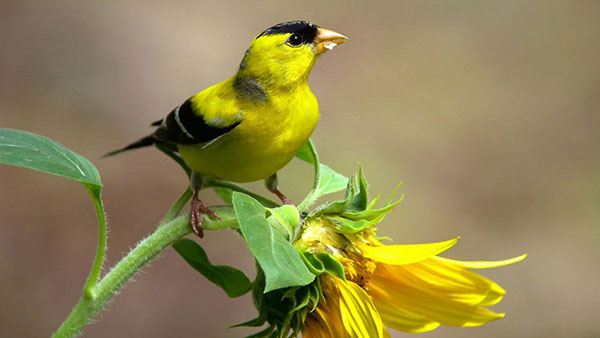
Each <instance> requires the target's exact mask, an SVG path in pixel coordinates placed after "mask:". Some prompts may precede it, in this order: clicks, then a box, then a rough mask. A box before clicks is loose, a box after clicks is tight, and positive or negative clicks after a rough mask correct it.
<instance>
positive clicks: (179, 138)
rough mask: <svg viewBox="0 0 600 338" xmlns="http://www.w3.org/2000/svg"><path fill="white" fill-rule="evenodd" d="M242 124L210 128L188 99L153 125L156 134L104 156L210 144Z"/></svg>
mask: <svg viewBox="0 0 600 338" xmlns="http://www.w3.org/2000/svg"><path fill="white" fill-rule="evenodd" d="M240 123H241V121H238V122H236V123H234V124H231V125H229V126H226V127H215V126H210V125H208V124H207V123H206V121H205V120H204V118H203V117H202V116H200V115H197V114H195V113H194V110H193V108H192V103H191V101H190V99H187V100H186V101H185V102H184V103H182V104H181V105H179V106H178V107H176V108H175V109H173V111H171V112H170V113H169V115H167V117H165V118H164V119H162V120H159V121H155V122H153V123H152V126H157V127H158V128H157V129H156V130H155V131H154V133H152V134H150V135H148V136H146V137H143V138H141V139H139V140H137V141H135V142H133V143H131V144H129V145H127V146H125V147H123V148H121V149H117V150H114V151H111V152H110V153H108V154H106V155H104V157H106V156H112V155H116V154H119V153H122V152H124V151H127V150H131V149H137V148H142V147H146V146H151V145H153V144H155V143H166V144H171V145H176V144H186V145H189V144H196V143H208V142H210V141H213V140H215V139H216V138H218V137H219V136H222V135H224V134H226V133H228V132H229V131H231V130H232V129H233V128H235V127H237V125H238V124H240Z"/></svg>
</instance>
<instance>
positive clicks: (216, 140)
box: [107, 21, 348, 237]
mask: <svg viewBox="0 0 600 338" xmlns="http://www.w3.org/2000/svg"><path fill="white" fill-rule="evenodd" d="M347 40H348V37H346V36H344V35H342V34H339V33H336V32H334V31H331V30H328V29H324V28H320V27H319V26H317V25H314V24H312V23H310V22H306V21H292V22H285V23H280V24H277V25H275V26H273V27H271V28H268V29H267V30H265V31H264V32H262V33H260V34H259V35H258V36H256V38H254V40H253V41H252V43H251V44H250V47H249V48H248V50H246V53H245V54H244V57H243V58H242V61H241V63H240V66H239V69H238V71H237V73H236V74H235V75H234V76H233V77H231V78H230V79H228V80H225V81H223V82H221V83H218V84H216V85H214V86H212V87H209V88H207V89H205V90H203V91H201V92H199V93H198V94H196V95H194V96H192V97H190V98H189V99H187V100H185V101H184V102H183V103H182V104H180V105H178V106H177V107H175V109H173V110H172V111H171V112H170V113H169V114H168V115H167V116H166V117H165V118H163V119H162V120H159V121H156V122H154V123H153V124H152V126H155V127H157V128H156V130H155V131H154V132H153V133H152V134H150V135H149V136H146V137H144V138H142V139H140V140H138V141H136V142H134V143H131V144H130V145H128V146H126V147H124V148H122V149H119V150H115V151H113V152H110V153H108V154H107V156H110V155H114V154H117V153H120V152H123V151H126V150H130V149H135V148H140V147H145V146H149V145H152V144H157V143H158V144H169V145H172V146H176V149H177V151H178V152H179V154H180V155H181V157H182V159H183V160H184V161H185V163H186V164H187V165H188V166H189V167H190V168H191V169H192V170H193V172H194V174H193V179H192V188H193V190H194V195H193V198H192V203H191V204H192V210H191V215H190V223H191V226H192V229H193V231H194V233H195V234H196V235H198V236H199V237H202V236H203V230H202V218H201V214H202V213H205V214H209V215H211V216H213V217H217V216H216V214H214V213H213V212H211V211H210V210H209V209H208V208H206V207H205V206H204V205H203V204H202V202H201V201H200V200H199V198H198V190H199V189H201V188H202V178H203V177H207V176H208V177H213V178H216V179H220V180H227V181H232V182H239V183H243V182H251V181H257V180H261V179H264V180H265V185H266V186H267V188H268V189H269V190H270V191H271V192H273V193H275V194H276V195H277V196H278V197H279V198H280V199H281V201H282V203H284V204H286V203H290V201H289V200H288V199H287V198H286V197H285V195H283V194H282V193H281V192H280V191H279V189H278V187H277V176H276V175H277V171H279V170H280V169H281V168H283V167H284V166H285V165H286V164H287V163H288V162H290V161H291V160H292V158H293V157H294V155H295V154H296V153H297V152H298V150H299V149H300V147H301V146H302V145H303V144H304V142H306V141H307V140H308V138H309V137H310V135H311V134H312V132H313V130H314V129H315V127H316V125H317V121H318V120H319V105H318V103H317V99H316V98H315V96H314V94H313V93H312V92H311V90H310V88H309V87H308V75H309V73H310V71H311V69H312V68H313V66H314V64H315V62H316V61H317V59H318V58H319V56H320V55H321V54H322V53H324V52H326V51H327V50H330V49H332V48H333V47H335V46H336V45H338V44H341V43H344V42H345V41H347Z"/></svg>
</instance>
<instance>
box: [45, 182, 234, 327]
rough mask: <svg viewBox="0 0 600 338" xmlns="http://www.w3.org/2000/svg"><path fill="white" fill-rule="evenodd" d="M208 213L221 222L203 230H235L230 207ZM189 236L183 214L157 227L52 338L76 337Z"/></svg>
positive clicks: (83, 300) (206, 225)
mask: <svg viewBox="0 0 600 338" xmlns="http://www.w3.org/2000/svg"><path fill="white" fill-rule="evenodd" d="M183 196H185V194H184V195H183ZM183 196H182V197H183ZM180 200H181V198H180ZM184 204H185V202H184ZM177 205H178V203H176V204H175V206H177ZM175 206H174V207H175ZM211 209H212V210H215V211H216V212H217V213H218V214H219V217H220V218H221V220H220V221H215V220H212V219H209V218H208V217H205V218H204V228H205V229H206V230H222V229H227V228H235V227H237V220H236V218H235V214H234V212H233V210H232V208H231V207H213V208H211ZM190 232H191V228H190V225H189V215H187V214H186V215H182V216H179V217H177V218H175V219H173V220H171V221H170V222H168V223H166V224H163V225H161V226H159V227H158V229H156V231H155V232H154V233H152V234H151V235H150V236H148V237H146V239H144V240H142V241H141V242H140V243H138V245H137V246H136V247H135V248H134V249H133V250H131V251H130V252H129V253H128V254H127V255H126V256H125V257H124V258H123V259H122V260H121V261H120V262H119V263H118V264H117V265H116V266H115V267H114V268H113V269H112V270H111V271H110V272H109V273H108V274H106V276H104V278H102V280H101V281H100V283H98V284H97V285H96V288H95V291H94V293H93V297H87V296H85V295H84V296H82V297H81V299H80V300H79V303H77V305H76V306H75V308H74V309H73V311H72V312H71V314H70V315H69V317H67V319H66V320H65V321H64V322H63V323H62V325H61V326H60V327H59V328H58V330H57V331H56V332H55V333H54V334H53V336H52V337H56V338H63V337H75V336H77V335H78V334H79V333H80V332H81V331H82V330H83V328H84V327H85V326H86V325H87V324H88V323H89V322H90V321H91V320H92V319H94V317H95V316H96V314H97V313H98V312H100V311H101V310H102V308H103V307H104V305H105V304H106V303H107V302H108V301H109V300H110V299H111V298H112V297H113V296H114V295H115V294H116V293H117V291H119V290H120V289H121V288H122V287H124V286H125V284H127V282H128V281H129V280H130V279H131V277H133V275H134V274H135V273H136V272H137V271H139V270H140V269H141V268H142V267H143V266H144V265H146V264H147V263H148V262H149V261H151V260H152V259H154V258H155V257H156V256H157V255H158V254H159V253H160V252H161V251H162V250H164V249H165V248H167V247H169V246H170V245H172V244H173V243H175V242H176V241H177V240H179V239H180V238H182V237H184V236H186V235H187V234H189V233H190Z"/></svg>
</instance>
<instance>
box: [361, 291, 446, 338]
mask: <svg viewBox="0 0 600 338" xmlns="http://www.w3.org/2000/svg"><path fill="white" fill-rule="evenodd" d="M369 295H370V296H371V297H373V304H375V308H377V312H379V315H380V316H381V320H382V321H383V324H384V325H385V326H387V327H391V328H392V329H394V330H398V331H402V332H408V333H421V332H427V331H431V330H435V329H436V328H437V327H438V326H440V323H438V322H435V321H432V320H430V319H427V317H424V316H421V315H417V314H414V313H410V312H407V311H406V310H404V309H402V308H400V307H399V306H397V304H396V301H395V299H392V298H391V296H390V294H389V293H388V292H387V291H386V290H384V289H382V288H379V287H377V286H375V285H370V286H369Z"/></svg>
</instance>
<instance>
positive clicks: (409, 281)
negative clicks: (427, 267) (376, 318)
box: [368, 263, 504, 326]
mask: <svg viewBox="0 0 600 338" xmlns="http://www.w3.org/2000/svg"><path fill="white" fill-rule="evenodd" d="M414 265H422V264H421V263H417V264H414ZM408 267H412V268H414V267H413V266H412V265H402V266H391V265H385V264H378V265H377V270H376V271H375V274H374V276H373V278H372V279H371V281H370V283H369V285H368V287H369V288H370V289H373V290H375V289H376V288H380V289H382V290H386V291H387V292H388V295H387V297H386V299H385V302H387V303H388V304H390V306H394V307H395V308H397V309H401V310H404V311H405V312H408V313H413V314H417V315H420V316H422V317H425V318H427V319H429V320H431V321H433V322H438V323H441V324H444V325H450V326H479V325H483V324H485V323H487V322H489V321H492V320H496V319H500V318H502V317H504V314H502V313H494V312H492V311H490V310H488V309H486V308H484V307H483V306H481V304H480V303H481V302H482V301H485V300H486V299H487V295H486V294H484V295H483V296H482V295H481V294H478V293H477V292H476V291H473V290H472V289H469V288H466V289H465V290H462V289H461V286H460V282H461V278H463V283H465V285H468V283H466V282H464V280H465V279H464V276H461V275H458V274H457V275H449V282H448V283H447V285H444V282H443V276H438V277H435V278H434V277H431V276H430V277H431V279H430V280H429V281H427V280H426V279H417V278H415V276H416V275H417V273H416V272H415V271H409V269H408ZM418 268H421V267H418ZM465 271H467V270H465ZM419 273H421V270H419ZM500 298H501V296H500ZM374 299H376V300H377V298H375V297H374ZM377 304H378V305H379V304H380V302H379V301H378V302H377Z"/></svg>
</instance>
